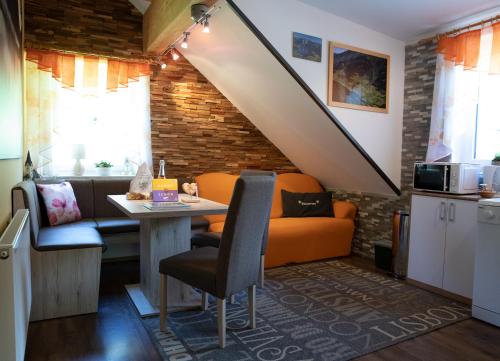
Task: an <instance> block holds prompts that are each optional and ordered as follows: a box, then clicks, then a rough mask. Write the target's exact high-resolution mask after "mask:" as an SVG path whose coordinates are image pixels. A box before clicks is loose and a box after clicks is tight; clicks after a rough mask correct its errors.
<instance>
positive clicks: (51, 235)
mask: <svg viewBox="0 0 500 361" xmlns="http://www.w3.org/2000/svg"><path fill="white" fill-rule="evenodd" d="M95 227H96V223H95V222H94V221H93V220H91V219H89V220H83V221H80V222H75V223H69V224H63V225H61V226H55V227H43V228H40V231H39V233H38V237H37V242H36V244H35V245H34V248H35V249H36V250H37V251H60V250H68V249H79V248H94V247H103V246H104V243H103V241H102V238H101V235H100V234H99V232H98V231H97V230H96V229H95Z"/></svg>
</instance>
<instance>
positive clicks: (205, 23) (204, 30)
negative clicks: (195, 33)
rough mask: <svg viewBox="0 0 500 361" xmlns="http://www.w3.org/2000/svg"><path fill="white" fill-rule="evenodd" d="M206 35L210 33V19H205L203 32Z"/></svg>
mask: <svg viewBox="0 0 500 361" xmlns="http://www.w3.org/2000/svg"><path fill="white" fill-rule="evenodd" d="M202 31H203V32H204V33H206V34H208V33H209V32H210V25H209V24H208V17H206V18H205V21H204V22H203V30H202Z"/></svg>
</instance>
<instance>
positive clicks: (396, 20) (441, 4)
mask: <svg viewBox="0 0 500 361" xmlns="http://www.w3.org/2000/svg"><path fill="white" fill-rule="evenodd" d="M299 1H301V2H303V3H306V4H309V5H312V6H314V7H317V8H319V9H321V10H324V11H327V12H330V13H332V14H335V15H337V16H340V17H343V18H346V19H348V20H351V21H352V22H355V23H357V24H361V25H364V26H366V27H367V28H370V29H373V30H375V31H378V32H380V33H383V34H386V35H388V36H390V37H393V38H395V39H399V40H402V41H405V42H410V41H412V40H416V39H418V38H419V36H421V35H430V34H432V33H433V32H438V31H439V30H441V28H443V27H445V26H446V25H447V24H451V23H454V22H456V21H459V20H460V19H462V18H465V17H469V16H473V15H475V14H477V13H480V12H485V11H488V10H490V9H493V8H495V7H498V6H500V0H437V1H436V0H417V1H415V0H412V1H408V0H349V1H346V0H299ZM499 12H500V11H499Z"/></svg>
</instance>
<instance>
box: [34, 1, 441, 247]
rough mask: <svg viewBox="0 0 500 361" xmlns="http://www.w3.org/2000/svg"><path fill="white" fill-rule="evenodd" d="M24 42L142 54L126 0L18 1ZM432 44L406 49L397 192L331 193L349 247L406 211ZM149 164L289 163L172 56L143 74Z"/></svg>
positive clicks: (428, 95) (420, 152)
mask: <svg viewBox="0 0 500 361" xmlns="http://www.w3.org/2000/svg"><path fill="white" fill-rule="evenodd" d="M25 30H26V34H25V38H26V43H27V45H28V46H34V47H37V48H54V49H60V50H68V51H76V52H88V53H96V54H100V55H102V56H118V57H140V56H142V16H141V14H140V13H139V12H138V11H137V10H136V9H135V8H134V7H133V6H132V5H131V4H130V2H129V1H128V0H115V1H114V0H101V1H97V0H25ZM435 46H436V44H435V42H433V41H427V42H424V43H420V44H415V45H410V46H407V48H406V78H405V104H404V118H403V147H402V148H403V154H402V169H401V172H402V177H401V178H402V185H401V189H402V196H401V197H384V196H380V195H374V194H363V193H353V192H343V191H339V190H336V191H335V192H334V193H335V198H337V199H349V200H351V201H353V202H354V203H356V204H357V206H358V209H359V212H358V216H357V229H356V234H355V240H354V244H353V251H354V252H356V253H358V254H362V255H365V256H373V241H376V240H390V239H391V232H392V226H391V216H392V211H393V210H395V209H399V208H405V209H408V208H409V199H410V198H409V194H410V191H411V183H412V168H413V163H414V162H415V161H416V160H423V159H424V157H425V152H426V147H427V138H428V132H429V123H430V115H431V107H432V94H433V86H434V71H435V58H436V57H435V53H434V50H435ZM151 116H152V132H153V136H152V142H153V156H154V161H155V164H157V163H158V160H159V159H160V158H165V159H166V160H167V171H168V173H169V174H170V175H171V176H175V177H177V176H178V177H181V176H191V175H196V174H199V173H202V172H206V171H224V172H232V173H237V172H238V171H239V170H240V169H241V168H261V169H276V170H278V171H280V172H286V171H296V168H295V167H294V166H293V165H292V164H291V163H290V162H289V161H288V159H286V157H285V156H284V155H283V154H281V152H279V150H278V149H276V148H275V147H274V146H273V145H272V144H271V143H270V142H269V141H268V140H267V139H266V138H265V137H264V136H263V135H262V134H261V133H260V132H259V131H258V130H257V129H256V128H255V127H254V126H253V125H252V124H251V123H250V122H249V121H248V120H247V119H246V118H245V117H244V116H243V115H242V114H241V113H239V112H238V110H237V109H236V108H235V107H234V106H232V104H231V103H230V102H229V101H228V100H227V99H226V98H225V97H224V96H222V94H220V92H218V91H217V89H215V88H214V87H213V86H212V85H211V84H210V83H209V82H208V81H207V80H206V79H205V78H204V77H203V76H202V75H201V74H200V73H199V72H198V71H197V70H196V69H194V68H193V67H192V66H191V65H190V64H189V63H188V62H187V61H185V60H182V59H179V62H178V63H177V64H173V63H171V64H169V68H168V70H166V71H163V72H157V73H155V75H153V76H152V77H151Z"/></svg>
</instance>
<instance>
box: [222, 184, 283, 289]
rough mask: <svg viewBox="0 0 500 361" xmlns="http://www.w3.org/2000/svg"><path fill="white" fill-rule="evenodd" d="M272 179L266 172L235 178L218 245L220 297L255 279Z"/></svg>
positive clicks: (258, 265)
mask: <svg viewBox="0 0 500 361" xmlns="http://www.w3.org/2000/svg"><path fill="white" fill-rule="evenodd" d="M274 181H275V180H274V177H269V176H242V177H240V178H239V179H238V180H237V181H236V185H235V187H234V192H233V196H232V198H231V202H230V204H229V209H228V213H227V217H226V222H225V224H224V230H223V231H222V238H221V242H220V246H219V259H218V262H217V273H216V291H217V297H219V298H226V297H227V296H230V295H232V294H234V293H236V292H239V291H241V290H242V289H245V288H247V287H249V286H251V285H255V284H256V283H257V282H258V279H259V270H260V256H261V249H262V240H263V236H264V232H265V229H266V224H267V222H268V215H269V212H270V210H271V204H272V200H273V190H274Z"/></svg>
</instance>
